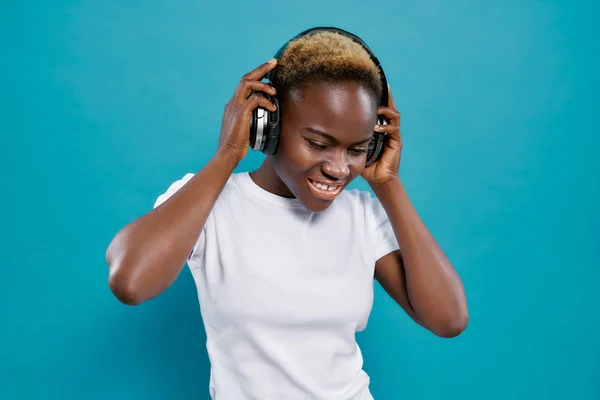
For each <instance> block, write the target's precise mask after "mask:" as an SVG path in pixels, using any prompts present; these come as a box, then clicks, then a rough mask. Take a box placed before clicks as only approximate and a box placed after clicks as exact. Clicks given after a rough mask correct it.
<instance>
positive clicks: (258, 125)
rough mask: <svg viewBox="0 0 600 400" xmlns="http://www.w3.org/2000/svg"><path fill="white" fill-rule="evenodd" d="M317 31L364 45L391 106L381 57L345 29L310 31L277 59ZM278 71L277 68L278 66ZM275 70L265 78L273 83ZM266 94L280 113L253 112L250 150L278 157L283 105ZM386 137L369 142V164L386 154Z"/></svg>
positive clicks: (378, 134) (384, 98) (385, 101)
mask: <svg viewBox="0 0 600 400" xmlns="http://www.w3.org/2000/svg"><path fill="white" fill-rule="evenodd" d="M317 31H328V32H336V33H339V34H342V35H344V36H346V37H348V38H350V39H352V40H354V41H355V42H356V43H358V44H360V45H361V46H362V47H363V48H364V49H365V50H366V51H367V53H368V54H369V56H370V57H371V60H373V62H374V63H375V65H376V66H377V68H378V69H379V73H380V76H381V88H382V93H381V99H380V102H381V105H382V106H386V107H387V105H388V86H387V79H386V77H385V74H384V72H383V68H382V67H381V65H380V64H379V60H378V59H377V57H375V55H374V54H373V52H372V51H371V49H370V48H369V47H368V46H367V45H366V43H365V42H363V41H362V39H360V38H359V37H358V36H356V35H354V34H352V33H350V32H346V31H345V30H342V29H339V28H334V27H316V28H311V29H307V30H305V31H304V32H301V33H299V34H298V35H296V36H294V37H293V38H292V39H290V40H289V41H288V42H287V43H286V44H284V45H283V46H282V47H281V48H280V49H279V50H278V51H277V53H275V56H274V57H275V58H276V59H278V60H279V57H280V56H281V53H283V52H284V50H285V49H286V48H287V46H288V44H289V43H290V42H292V41H294V40H295V39H297V38H299V37H301V36H304V35H307V34H311V33H314V32H317ZM275 69H277V67H275ZM275 69H273V70H271V71H269V73H268V74H267V75H266V77H265V79H266V80H267V81H269V83H271V82H273V76H274V74H275V72H274V70H275ZM263 94H264V95H265V96H266V97H267V98H269V99H270V100H271V101H272V102H273V104H275V107H277V110H276V111H275V112H272V111H269V110H267V109H264V108H262V107H257V108H255V109H254V111H253V112H252V118H251V120H250V148H252V149H253V150H259V151H262V152H263V153H265V154H275V153H276V152H277V148H278V147H279V133H280V130H281V118H280V117H281V113H280V110H279V102H278V100H277V97H276V96H270V95H268V94H266V93H263ZM377 122H378V123H379V124H384V123H385V120H384V118H383V117H382V116H378V119H377ZM385 138H386V135H385V133H382V132H374V134H373V138H372V139H371V141H370V142H369V147H368V150H367V165H369V164H372V163H373V162H375V161H376V160H377V159H379V157H380V156H381V154H382V153H383V149H384V145H385Z"/></svg>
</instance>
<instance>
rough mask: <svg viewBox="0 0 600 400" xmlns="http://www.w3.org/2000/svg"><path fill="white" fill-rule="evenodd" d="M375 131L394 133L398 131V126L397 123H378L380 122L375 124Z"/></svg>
mask: <svg viewBox="0 0 600 400" xmlns="http://www.w3.org/2000/svg"><path fill="white" fill-rule="evenodd" d="M375 131H376V132H383V133H390V134H396V133H400V128H399V127H398V126H397V125H380V124H377V125H375Z"/></svg>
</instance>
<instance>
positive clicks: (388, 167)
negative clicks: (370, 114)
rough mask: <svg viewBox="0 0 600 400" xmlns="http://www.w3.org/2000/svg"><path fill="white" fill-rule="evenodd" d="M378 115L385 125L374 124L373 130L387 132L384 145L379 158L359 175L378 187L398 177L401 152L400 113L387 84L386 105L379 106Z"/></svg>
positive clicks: (374, 186)
mask: <svg viewBox="0 0 600 400" xmlns="http://www.w3.org/2000/svg"><path fill="white" fill-rule="evenodd" d="M377 113H378V115H383V116H384V117H385V119H386V120H387V125H376V126H375V132H385V133H387V140H386V145H385V148H384V150H383V154H382V155H381V157H380V158H379V160H377V161H375V162H374V163H373V164H371V165H369V166H367V167H366V168H365V169H364V171H363V173H362V174H361V176H362V177H363V178H364V179H365V180H366V181H367V182H368V183H369V185H370V186H371V188H373V189H374V188H376V187H380V186H382V185H384V184H386V183H388V182H389V181H390V180H393V179H398V173H399V170H400V155H401V153H402V135H401V134H400V113H399V112H398V111H397V110H396V104H395V103H394V99H393V98H392V92H391V90H390V87H389V85H388V107H384V106H381V107H379V109H378V110H377Z"/></svg>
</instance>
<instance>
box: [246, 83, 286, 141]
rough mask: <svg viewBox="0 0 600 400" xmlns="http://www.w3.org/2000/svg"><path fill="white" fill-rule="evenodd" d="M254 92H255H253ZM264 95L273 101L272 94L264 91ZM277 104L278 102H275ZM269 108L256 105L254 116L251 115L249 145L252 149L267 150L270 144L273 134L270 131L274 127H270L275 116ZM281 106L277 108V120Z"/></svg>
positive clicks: (253, 111)
mask: <svg viewBox="0 0 600 400" xmlns="http://www.w3.org/2000/svg"><path fill="white" fill-rule="evenodd" d="M252 93H254V92H252ZM262 95H263V96H265V97H266V98H268V99H269V100H271V101H273V99H272V98H271V96H269V95H267V94H265V93H262ZM275 105H276V106H277V104H275ZM273 114H275V113H272V112H270V111H269V110H267V109H266V108H263V107H260V106H259V107H256V108H255V109H254V110H252V117H250V137H249V147H250V148H251V149H252V150H258V151H263V152H264V151H265V149H267V148H268V147H269V146H272V145H269V140H270V138H271V136H272V134H270V133H269V131H271V130H272V129H271V128H270V127H271V126H272V125H273V123H272V120H273V118H275V117H274V116H273ZM278 116H279V108H278V109H277V116H276V117H277V121H279V117H278Z"/></svg>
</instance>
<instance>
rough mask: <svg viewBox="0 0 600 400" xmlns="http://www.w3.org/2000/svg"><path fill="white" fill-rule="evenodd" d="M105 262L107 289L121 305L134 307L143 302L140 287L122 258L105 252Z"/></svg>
mask: <svg viewBox="0 0 600 400" xmlns="http://www.w3.org/2000/svg"><path fill="white" fill-rule="evenodd" d="M106 262H107V264H108V270H109V273H108V287H109V288H110V291H111V292H112V294H113V295H114V296H115V297H116V298H117V299H118V300H119V301H120V302H121V303H123V304H126V305H129V306H136V305H138V304H141V303H142V302H143V301H144V298H143V297H142V294H141V290H140V285H139V283H138V282H137V281H138V280H137V279H135V277H134V276H133V275H134V274H132V273H131V270H132V269H131V268H128V267H127V265H126V263H125V262H124V260H123V257H115V256H113V255H112V254H110V253H109V252H108V251H107V254H106Z"/></svg>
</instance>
